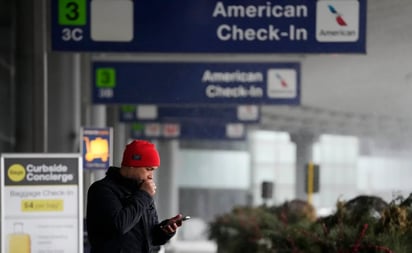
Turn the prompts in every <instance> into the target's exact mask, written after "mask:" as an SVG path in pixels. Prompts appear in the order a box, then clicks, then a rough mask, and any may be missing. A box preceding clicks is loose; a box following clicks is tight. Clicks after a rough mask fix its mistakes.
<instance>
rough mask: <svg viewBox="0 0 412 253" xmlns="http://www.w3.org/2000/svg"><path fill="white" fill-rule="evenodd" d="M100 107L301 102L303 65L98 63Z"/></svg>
mask: <svg viewBox="0 0 412 253" xmlns="http://www.w3.org/2000/svg"><path fill="white" fill-rule="evenodd" d="M92 76H93V95H92V96H93V97H92V101H93V103H95V104H113V103H118V104H180V105H183V104H196V105H199V104H205V105H206V104H215V105H216V104H232V105H239V104H287V105H298V104H299V103H300V64H299V63H292V62H290V63H252V62H249V63H187V62H185V63H159V62H94V63H93V67H92Z"/></svg>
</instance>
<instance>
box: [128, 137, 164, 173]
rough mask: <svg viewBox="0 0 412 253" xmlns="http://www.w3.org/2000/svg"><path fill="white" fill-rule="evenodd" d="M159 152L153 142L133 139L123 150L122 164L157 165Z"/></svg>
mask: <svg viewBox="0 0 412 253" xmlns="http://www.w3.org/2000/svg"><path fill="white" fill-rule="evenodd" d="M159 165H160V157H159V153H158V152H157V150H156V147H155V145H154V144H153V143H150V142H148V141H144V140H134V141H132V142H131V143H129V144H127V145H126V148H125V150H124V152H123V161H122V166H126V167H158V166H159Z"/></svg>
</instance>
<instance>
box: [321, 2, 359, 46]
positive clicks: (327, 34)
mask: <svg viewBox="0 0 412 253" xmlns="http://www.w3.org/2000/svg"><path fill="white" fill-rule="evenodd" d="M359 15H360V12H359V1H358V0H346V1H335V0H324V1H318V2H317V7H316V40H317V41H319V42H354V41H357V40H358V39H359Z"/></svg>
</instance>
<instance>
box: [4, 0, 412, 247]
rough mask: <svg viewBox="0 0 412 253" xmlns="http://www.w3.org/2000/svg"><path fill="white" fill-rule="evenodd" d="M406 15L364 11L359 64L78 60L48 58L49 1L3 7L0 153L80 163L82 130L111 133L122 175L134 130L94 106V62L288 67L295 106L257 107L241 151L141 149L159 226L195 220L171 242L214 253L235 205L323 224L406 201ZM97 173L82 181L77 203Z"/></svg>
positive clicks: (306, 58) (291, 56)
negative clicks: (218, 227) (366, 203)
mask: <svg viewBox="0 0 412 253" xmlns="http://www.w3.org/2000/svg"><path fill="white" fill-rule="evenodd" d="M197 11H201V10H197ZM411 12H412V2H410V1H408V0H393V1H385V0H373V1H368V2H367V11H366V31H365V32H366V41H365V43H366V52H364V53H346V54H345V53H301V52H300V53H270V52H269V53H247V54H242V53H225V52H223V53H222V52H220V53H207V54H201V53H167V52H161V53H159V52H157V53H153V52H109V51H107V52H84V51H83V52H80V51H76V50H73V51H65V50H53V49H52V46H51V41H52V38H51V37H52V33H51V18H52V17H51V15H50V13H51V1H50V0H36V1H34V0H0V38H1V39H0V119H1V120H0V153H78V152H80V146H81V141H82V140H81V136H80V133H81V128H82V127H86V126H87V127H110V128H112V129H113V134H114V137H113V150H112V152H113V157H112V160H111V163H112V164H113V165H119V163H120V161H121V155H122V152H123V147H124V145H125V144H126V143H128V141H130V140H131V139H132V138H133V136H132V135H131V134H130V132H131V130H132V129H133V125H132V124H131V123H128V122H121V121H120V120H119V117H120V113H121V110H120V109H121V107H122V105H121V104H113V103H112V104H95V103H93V101H92V94H91V93H92V88H91V87H92V83H93V76H92V62H99V61H128V62H134V61H137V62H156V63H173V62H185V63H190V62H207V63H248V62H250V63H256V62H258V63H276V62H282V63H285V62H293V63H296V62H297V63H299V64H300V85H301V86H300V89H301V90H300V101H299V104H296V105H268V104H263V105H259V112H260V120H259V122H256V123H253V124H247V125H245V138H244V139H241V140H227V139H220V140H219V139H218V140H216V139H214V140H208V139H181V140H180V139H178V138H174V139H158V138H149V139H150V140H151V141H153V142H154V143H156V145H157V146H158V147H159V149H160V153H161V157H162V166H161V168H160V169H159V171H158V175H157V180H158V182H159V184H160V187H159V188H160V189H159V193H158V196H157V202H158V207H159V215H160V216H161V217H162V218H166V217H169V216H171V215H174V214H175V213H177V212H182V213H184V214H187V215H190V216H192V217H193V220H192V221H188V223H187V226H186V227H185V229H186V230H185V229H182V231H181V232H180V234H179V236H178V238H177V240H178V241H185V240H186V241H188V240H192V241H193V240H196V241H199V245H201V246H199V247H200V248H202V247H203V250H204V251H205V252H208V251H207V249H209V250H210V251H213V250H214V246H213V243H212V242H208V239H207V235H206V232H205V231H206V230H207V223H208V222H210V221H212V220H213V219H214V218H215V217H216V216H217V215H220V214H223V213H225V212H228V211H230V210H231V209H232V208H233V207H235V206H238V205H251V206H258V205H262V204H268V205H278V204H281V203H284V202H285V201H290V200H293V199H302V200H308V201H310V203H311V204H313V206H314V207H315V209H316V211H317V214H318V215H319V216H322V215H327V214H330V213H331V212H332V211H333V210H334V208H335V204H336V202H337V201H338V200H339V199H350V198H353V197H355V196H358V195H375V196H379V197H381V198H383V199H384V200H386V201H390V200H391V199H393V198H394V197H396V196H399V195H403V196H407V195H409V193H410V192H411V190H412V186H411V184H410V183H409V178H410V177H411V176H412V170H411V167H412V158H411V155H410V154H411V151H412V144H411V137H412V115H411V112H410V108H411V107H412V99H411V98H412V95H411V94H412V70H411V64H410V61H411V59H412V50H410V49H409V48H410V46H411V42H412V33H411V32H410V26H411V25H412V21H411V19H410V17H409V15H410V13H411ZM165 43H166V42H165ZM159 92H160V93H162V92H164V93H166V94H167V92H169V91H167V90H159ZM202 117H205V115H199V118H202ZM204 131H206V132H207V129H204ZM310 165H314V166H315V167H316V168H317V170H316V172H315V175H314V180H315V181H314V182H312V183H313V184H315V186H316V187H315V188H316V189H315V188H311V190H312V192H308V186H307V184H308V174H307V170H308V166H310ZM104 173H105V170H102V169H101V170H85V171H84V193H86V192H87V189H88V186H89V185H90V184H91V183H92V182H93V181H95V180H97V179H99V178H101V177H103V176H104ZM312 183H310V184H312ZM85 201H86V199H85ZM190 222H192V223H190ZM189 224H191V225H192V226H193V227H195V229H193V227H190V226H191V225H189ZM188 231H189V232H188ZM190 231H200V232H199V233H198V234H193V233H190ZM208 243H209V244H208ZM181 245H183V244H181ZM176 247H177V246H176ZM181 247H183V246H181ZM191 247H193V246H191ZM205 249H206V250H205ZM169 250H170V251H173V250H175V251H176V252H178V250H176V249H169ZM192 250H193V248H192ZM181 252H184V249H181ZM187 252H193V251H190V250H189V251H187ZM198 252H202V250H201V249H199V251H198Z"/></svg>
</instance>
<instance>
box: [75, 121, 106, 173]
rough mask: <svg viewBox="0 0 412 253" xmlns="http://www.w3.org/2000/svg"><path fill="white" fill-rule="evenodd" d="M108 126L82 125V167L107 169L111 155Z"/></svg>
mask: <svg viewBox="0 0 412 253" xmlns="http://www.w3.org/2000/svg"><path fill="white" fill-rule="evenodd" d="M112 132H113V130H112V128H110V127H104V128H97V127H84V128H82V131H81V135H80V136H81V138H82V140H81V147H80V148H81V153H82V155H83V169H107V168H108V167H109V165H110V162H111V157H112V135H113V133H112Z"/></svg>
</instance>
